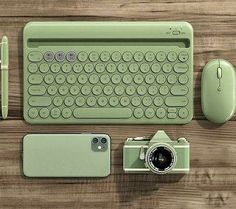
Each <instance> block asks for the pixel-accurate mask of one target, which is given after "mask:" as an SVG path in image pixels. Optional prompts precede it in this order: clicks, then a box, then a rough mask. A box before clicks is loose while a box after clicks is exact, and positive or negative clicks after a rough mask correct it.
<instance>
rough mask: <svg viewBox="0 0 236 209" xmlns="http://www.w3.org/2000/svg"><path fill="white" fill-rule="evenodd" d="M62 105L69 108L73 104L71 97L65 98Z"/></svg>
mask: <svg viewBox="0 0 236 209" xmlns="http://www.w3.org/2000/svg"><path fill="white" fill-rule="evenodd" d="M64 103H65V105H66V106H67V107H71V106H72V105H73V104H74V99H73V97H66V98H65V101H64Z"/></svg>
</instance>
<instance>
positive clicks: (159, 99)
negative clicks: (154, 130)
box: [153, 97, 164, 107]
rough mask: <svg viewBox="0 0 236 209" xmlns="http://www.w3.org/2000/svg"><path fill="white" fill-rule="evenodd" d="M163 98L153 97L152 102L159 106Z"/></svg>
mask: <svg viewBox="0 0 236 209" xmlns="http://www.w3.org/2000/svg"><path fill="white" fill-rule="evenodd" d="M163 102H164V101H163V99H162V97H155V99H154V101H153V103H154V105H155V106H157V107H160V106H161V105H162V104H163Z"/></svg>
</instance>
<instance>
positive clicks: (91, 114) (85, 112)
mask: <svg viewBox="0 0 236 209" xmlns="http://www.w3.org/2000/svg"><path fill="white" fill-rule="evenodd" d="M73 114H74V116H75V117H76V118H85V119H86V118H88V119H89V118H91V119H92V118H94V119H96V118H97V119H99V118H100V119H113V118H114V119H123V118H124V119H125V118H126V119H127V118H130V117H131V116H132V111H131V109H129V108H76V109H74V112H73Z"/></svg>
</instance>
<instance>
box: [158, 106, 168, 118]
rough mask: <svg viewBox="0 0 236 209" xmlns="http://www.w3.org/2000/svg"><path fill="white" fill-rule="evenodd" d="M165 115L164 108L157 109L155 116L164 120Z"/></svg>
mask: <svg viewBox="0 0 236 209" xmlns="http://www.w3.org/2000/svg"><path fill="white" fill-rule="evenodd" d="M165 115H166V111H165V109H164V108H162V107H161V108H158V109H157V111H156V116H157V117H158V118H160V119H162V118H164V117H165Z"/></svg>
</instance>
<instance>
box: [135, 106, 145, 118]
mask: <svg viewBox="0 0 236 209" xmlns="http://www.w3.org/2000/svg"><path fill="white" fill-rule="evenodd" d="M134 117H135V118H138V119H139V118H142V117H143V110H142V109H141V108H136V109H135V110H134Z"/></svg>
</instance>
